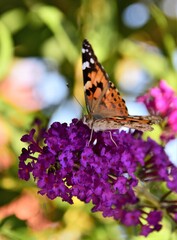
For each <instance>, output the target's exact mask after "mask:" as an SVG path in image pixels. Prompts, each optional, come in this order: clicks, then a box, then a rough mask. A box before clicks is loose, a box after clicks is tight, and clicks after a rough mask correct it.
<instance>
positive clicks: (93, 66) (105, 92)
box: [82, 39, 161, 132]
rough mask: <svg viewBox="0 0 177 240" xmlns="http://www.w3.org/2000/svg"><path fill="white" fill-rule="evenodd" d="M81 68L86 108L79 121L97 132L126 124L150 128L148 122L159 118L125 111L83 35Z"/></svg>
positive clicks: (131, 126) (154, 122)
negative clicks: (81, 119) (133, 114)
mask: <svg viewBox="0 0 177 240" xmlns="http://www.w3.org/2000/svg"><path fill="white" fill-rule="evenodd" d="M82 70H83V80H84V93H85V101H86V107H87V112H88V115H85V116H84V118H83V122H84V123H85V124H86V125H87V126H88V127H89V128H90V129H93V130H94V131H96V132H97V131H105V130H113V129H119V128H121V127H127V128H133V129H137V130H140V131H143V132H144V131H152V130H153V128H152V126H151V125H152V124H157V123H159V122H160V121H161V118H160V116H131V115H129V113H128V109H127V107H126V103H125V100H124V99H123V98H122V97H121V95H120V93H119V91H118V89H117V88H116V87H115V85H114V84H113V83H112V82H111V81H110V80H109V77H108V74H107V73H106V72H105V70H104V68H103V67H102V65H101V64H100V63H99V61H98V59H97V57H96V55H95V53H94V51H93V48H92V46H91V44H90V43H89V42H88V41H87V40H86V39H85V40H84V41H83V45H82Z"/></svg>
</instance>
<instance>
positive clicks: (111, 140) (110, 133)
mask: <svg viewBox="0 0 177 240" xmlns="http://www.w3.org/2000/svg"><path fill="white" fill-rule="evenodd" d="M109 135H110V139H111V141H112V142H113V143H114V145H115V146H116V147H118V146H117V144H116V142H115V141H114V139H113V137H112V133H111V131H109Z"/></svg>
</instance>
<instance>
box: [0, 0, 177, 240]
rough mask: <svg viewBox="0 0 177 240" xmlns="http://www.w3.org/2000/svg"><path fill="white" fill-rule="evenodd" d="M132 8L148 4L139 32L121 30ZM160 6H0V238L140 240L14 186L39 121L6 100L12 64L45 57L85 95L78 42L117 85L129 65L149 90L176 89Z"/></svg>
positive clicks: (27, 0) (172, 39)
mask: <svg viewBox="0 0 177 240" xmlns="http://www.w3.org/2000/svg"><path fill="white" fill-rule="evenodd" d="M136 2H140V3H144V4H145V5H146V7H147V8H148V10H149V12H150V18H149V20H148V21H147V22H146V24H145V25H144V26H141V27H139V28H134V29H133V28H130V27H128V26H127V25H125V23H124V22H123V18H122V17H123V13H124V11H125V9H126V8H127V7H128V6H130V5H131V4H133V3H136ZM157 2H158V4H159V5H157V4H156V3H157ZM161 2H162V1H131V0H127V1H121V0H118V1H116V0H111V1H106V0H90V1H85V0H77V1H72V0H66V1H62V0H55V1H54V0H50V1H47V0H45V1H42V0H41V1H40V0H22V1H21V0H6V1H0V80H1V83H0V84H1V85H0V113H1V116H0V133H1V140H0V150H1V155H0V161H1V163H0V174H1V178H0V192H1V200H0V217H1V223H0V239H2V240H6V239H13V240H16V239H18V240H20V239H26V240H28V239H29V240H32V239H33V240H34V239H51V240H55V239H69V240H70V239H71V240H77V239H83V240H91V239H94V240H116V239H117V240H119V239H144V238H143V237H133V229H129V230H127V229H124V228H123V227H120V226H119V225H118V223H116V222H114V221H113V220H111V219H103V218H102V217H101V216H100V215H99V214H91V213H90V208H91V206H90V205H88V206H84V205H83V204H82V203H80V202H77V201H76V203H75V205H74V206H69V205H68V204H66V203H62V202H60V200H58V199H57V200H55V201H49V200H47V199H45V198H42V197H40V196H38V195H37V189H36V188H35V187H34V185H33V183H32V182H28V183H26V182H22V181H21V180H19V179H18V174H17V171H18V155H19V154H20V150H21V148H22V143H21V142H20V137H21V136H22V135H23V134H24V133H25V131H26V130H27V129H28V128H29V127H30V123H31V122H32V119H33V118H34V117H36V116H39V115H40V116H43V117H45V116H44V115H43V113H42V112H41V109H39V108H38V109H37V110H31V111H27V110H26V109H25V108H24V107H21V106H20V105H19V104H18V102H17V100H16V96H15V95H14V96H11V101H9V96H8V92H9V85H8V84H6V82H8V78H9V74H10V71H11V67H12V65H13V64H14V62H15V61H16V59H23V58H26V57H31V56H35V57H40V58H42V59H44V58H47V59H52V60H53V61H54V62H55V63H56V65H57V67H58V70H59V71H60V73H61V74H63V75H64V76H65V77H66V79H67V81H68V83H69V85H70V91H71V93H72V92H75V95H76V92H77V90H78V89H79V90H78V91H80V90H81V91H83V90H82V72H81V64H80V58H81V43H82V40H83V39H84V38H87V39H88V40H89V41H90V42H91V43H92V45H93V46H94V49H96V53H97V55H98V56H99V59H100V61H101V62H102V63H103V64H104V66H105V68H106V69H107V72H109V74H110V77H111V79H112V80H113V81H115V80H118V79H115V78H116V76H117V75H116V72H117V66H119V64H118V65H117V63H119V62H120V61H121V62H122V61H124V62H126V61H127V60H129V61H130V60H131V61H132V62H135V63H138V64H139V65H140V66H141V67H143V69H145V70H146V71H147V72H148V74H149V75H150V76H151V77H152V79H153V82H154V83H155V81H158V80H159V79H161V78H163V79H166V80H167V81H168V83H169V84H170V85H171V86H172V87H173V88H174V89H176V90H177V81H176V69H175V65H174V61H173V56H174V53H175V51H176V41H177V38H176V36H177V35H176V34H177V28H176V23H177V22H176V21H177V20H176V19H173V18H170V17H167V16H165V14H164V12H163V11H162V9H160V6H161ZM150 48H154V49H155V50H154V51H151V50H150ZM78 72H79V74H77V73H78ZM15 81H16V79H13V84H15ZM14 91H15V90H14ZM14 94H17V95H18V94H20V93H18V92H14ZM78 99H79V97H78ZM24 101H25V99H24ZM24 196H25V197H24ZM33 205H35V207H32V206H33ZM29 212H30V213H31V215H30V214H29ZM35 217H36V219H35ZM29 219H33V221H30V220H29ZM169 228H170V227H169V224H168V221H167V220H166V222H165V228H163V230H162V231H161V233H155V234H151V235H150V236H149V237H148V239H161V238H163V239H176V234H174V233H173V234H172V233H171V232H170V230H169Z"/></svg>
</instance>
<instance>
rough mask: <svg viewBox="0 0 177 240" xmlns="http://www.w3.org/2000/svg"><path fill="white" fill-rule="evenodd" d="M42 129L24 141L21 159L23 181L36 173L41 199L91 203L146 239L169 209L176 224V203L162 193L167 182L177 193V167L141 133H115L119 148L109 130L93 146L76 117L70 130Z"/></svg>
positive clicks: (61, 126) (58, 125) (58, 126)
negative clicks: (137, 227) (138, 230)
mask: <svg viewBox="0 0 177 240" xmlns="http://www.w3.org/2000/svg"><path fill="white" fill-rule="evenodd" d="M37 128H38V131H37V132H35V130H34V129H32V130H31V131H30V133H29V134H27V135H24V136H23V137H22V139H21V140H22V141H23V142H26V143H28V148H27V149H22V153H21V155H20V157H19V159H20V162H19V177H20V178H22V179H24V180H29V178H30V175H32V176H33V177H34V179H35V181H36V184H37V186H38V188H39V193H40V194H41V195H46V196H47V197H48V198H50V199H54V198H56V197H60V198H61V199H62V200H63V201H67V202H68V203H70V204H72V203H73V200H72V198H73V197H74V196H75V197H77V198H78V199H80V200H81V201H83V202H85V203H88V202H92V204H93V208H92V211H93V212H97V211H101V212H102V214H103V216H104V217H113V218H114V219H115V220H118V221H120V222H121V223H122V224H124V225H126V226H140V227H141V234H142V235H145V236H147V235H148V234H149V233H150V232H152V231H155V230H156V231H159V230H160V228H161V224H160V221H161V219H162V216H163V214H164V212H165V211H164V209H166V212H167V213H168V214H169V216H170V217H171V218H172V219H174V221H176V213H177V211H176V209H177V202H175V201H172V202H170V201H169V200H166V197H164V195H163V192H164V183H165V184H166V189H167V190H168V191H169V192H170V193H172V192H177V184H176V179H177V168H176V167H175V166H173V164H172V163H171V162H170V161H169V159H168V157H167V155H166V154H165V152H164V149H163V147H161V146H160V145H158V144H157V143H156V142H155V141H153V140H152V139H150V138H148V139H147V140H146V141H145V140H143V139H142V137H141V133H140V132H138V131H136V132H134V134H130V133H126V132H124V131H121V132H119V131H112V138H113V139H114V141H115V142H116V145H117V146H116V145H115V142H113V141H112V139H111V138H110V133H109V132H106V131H105V132H93V137H92V140H91V142H90V143H89V139H90V134H91V130H90V129H89V128H88V127H87V126H86V125H84V124H83V122H82V121H79V120H77V119H74V120H73V122H72V123H71V124H70V126H67V124H61V123H58V122H55V123H53V124H52V125H51V127H50V128H49V129H48V130H46V131H44V130H42V129H41V131H40V123H37ZM147 182H148V183H149V185H148V186H150V185H151V184H152V186H153V188H155V183H157V184H158V185H157V187H158V194H157V196H155V197H154V195H153V194H151V193H150V192H149V189H148V187H147V186H146V183H147ZM161 184H163V186H162V187H161ZM155 193H157V190H156V191H155ZM164 194H165V196H168V195H169V193H168V194H167V193H164ZM164 203H165V204H164ZM157 207H158V211H157ZM162 209H163V212H162Z"/></svg>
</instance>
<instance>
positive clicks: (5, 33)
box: [0, 21, 13, 80]
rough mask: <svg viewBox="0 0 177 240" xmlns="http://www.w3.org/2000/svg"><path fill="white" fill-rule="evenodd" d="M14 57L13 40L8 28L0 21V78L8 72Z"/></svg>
mask: <svg viewBox="0 0 177 240" xmlns="http://www.w3.org/2000/svg"><path fill="white" fill-rule="evenodd" d="M12 57H13V41H12V36H11V34H10V31H9V30H8V28H7V27H6V26H5V25H4V24H3V22H2V21H0V63H1V64H0V80H2V79H3V77H4V76H5V74H6V73H7V72H8V69H9V66H10V64H11V61H12Z"/></svg>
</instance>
